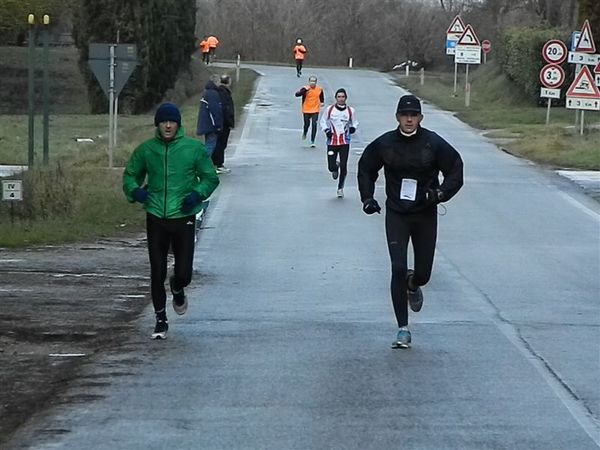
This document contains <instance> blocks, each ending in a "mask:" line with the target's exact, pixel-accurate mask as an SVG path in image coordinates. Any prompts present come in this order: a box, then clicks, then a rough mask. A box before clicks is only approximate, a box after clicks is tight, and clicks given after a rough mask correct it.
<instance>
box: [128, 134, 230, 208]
mask: <svg viewBox="0 0 600 450" xmlns="http://www.w3.org/2000/svg"><path fill="white" fill-rule="evenodd" d="M144 180H147V186H146V189H147V191H148V199H147V200H146V201H145V202H144V209H145V210H146V211H147V212H148V213H150V214H152V215H153V216H156V217H158V218H161V219H177V218H181V217H187V216H191V215H192V214H196V213H198V212H199V211H200V209H201V208H202V204H201V203H198V205H196V206H195V207H194V208H193V209H192V210H191V211H190V212H189V213H187V214H186V213H183V212H182V211H181V205H182V203H183V199H184V198H185V196H186V195H188V194H189V193H190V192H192V191H196V192H197V193H198V194H199V195H200V199H201V200H206V199H207V198H208V197H209V196H210V194H212V193H213V191H214V190H215V189H216V187H217V186H218V184H219V177H218V176H217V172H216V171H215V167H214V165H213V163H212V160H211V159H210V157H209V156H208V155H207V154H206V150H205V148H204V145H203V144H202V143H201V142H199V141H197V140H195V139H193V138H191V137H187V136H185V134H184V132H183V128H182V127H179V129H178V130H177V133H176V135H175V137H174V139H173V140H172V141H170V142H165V141H163V140H162V139H161V138H160V134H159V132H158V129H157V130H156V135H155V136H154V137H153V138H152V139H149V140H147V141H145V142H143V143H142V144H141V145H139V146H138V147H137V148H136V149H135V150H134V151H133V153H132V154H131V157H130V158H129V161H128V162H127V166H126V167H125V171H124V172H123V192H124V193H125V196H126V197H127V200H128V201H129V202H131V203H133V202H134V201H135V200H134V199H133V196H132V194H133V191H134V190H135V189H136V188H138V187H141V186H142V185H143V184H144Z"/></svg>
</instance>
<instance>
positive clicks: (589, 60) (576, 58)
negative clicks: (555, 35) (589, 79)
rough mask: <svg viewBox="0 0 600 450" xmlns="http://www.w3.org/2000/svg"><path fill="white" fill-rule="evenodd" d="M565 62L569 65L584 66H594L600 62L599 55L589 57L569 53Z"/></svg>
mask: <svg viewBox="0 0 600 450" xmlns="http://www.w3.org/2000/svg"><path fill="white" fill-rule="evenodd" d="M567 62H568V63H570V64H585V65H588V66H595V65H596V64H598V63H599V62H600V55H597V54H596V55H591V54H589V53H579V52H569V57H568V59H567Z"/></svg>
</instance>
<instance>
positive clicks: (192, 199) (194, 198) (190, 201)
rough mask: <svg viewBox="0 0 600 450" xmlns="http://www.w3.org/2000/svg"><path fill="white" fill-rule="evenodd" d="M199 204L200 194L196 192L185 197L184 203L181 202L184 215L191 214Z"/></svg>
mask: <svg viewBox="0 0 600 450" xmlns="http://www.w3.org/2000/svg"><path fill="white" fill-rule="evenodd" d="M198 203H200V194H198V193H197V192H196V191H192V192H190V193H189V194H188V195H186V196H185V197H184V199H183V202H181V212H182V213H184V214H189V213H191V212H192V209H194V207H195V206H196V205H197V204H198Z"/></svg>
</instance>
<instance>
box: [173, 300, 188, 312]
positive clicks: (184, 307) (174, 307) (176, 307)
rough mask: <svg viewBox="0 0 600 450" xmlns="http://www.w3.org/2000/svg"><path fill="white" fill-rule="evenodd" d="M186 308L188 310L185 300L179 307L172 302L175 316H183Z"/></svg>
mask: <svg viewBox="0 0 600 450" xmlns="http://www.w3.org/2000/svg"><path fill="white" fill-rule="evenodd" d="M187 308H188V302H187V300H186V301H185V302H184V303H183V305H181V306H179V305H177V303H175V300H173V310H174V311H175V313H176V314H178V315H180V316H183V315H184V314H185V313H186V311H187Z"/></svg>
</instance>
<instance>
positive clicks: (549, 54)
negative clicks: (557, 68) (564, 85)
mask: <svg viewBox="0 0 600 450" xmlns="http://www.w3.org/2000/svg"><path fill="white" fill-rule="evenodd" d="M542 56H543V57H544V60H545V61H546V62H547V63H550V64H560V63H562V62H563V61H564V60H565V59H567V46H566V45H565V43H564V42H563V41H561V40H558V39H551V40H549V41H548V42H546V43H545V44H544V47H543V48H542Z"/></svg>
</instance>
